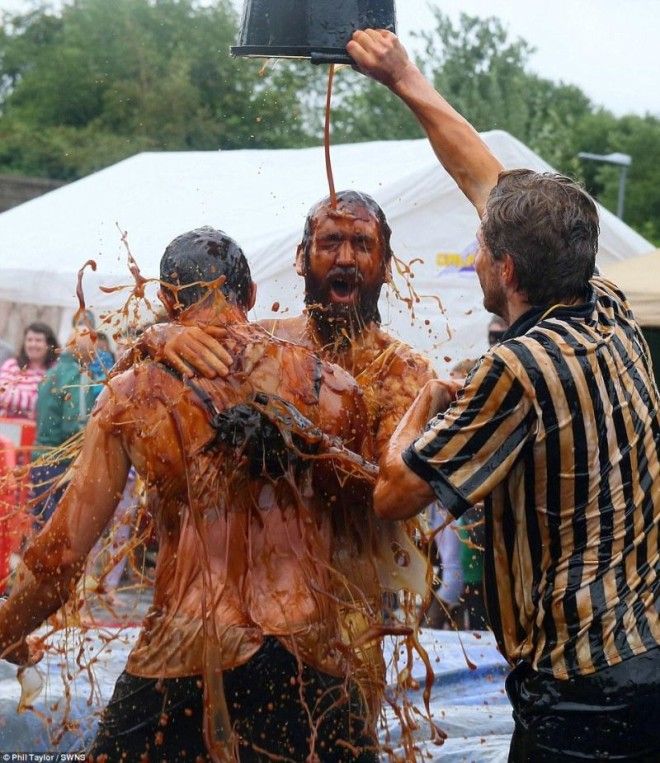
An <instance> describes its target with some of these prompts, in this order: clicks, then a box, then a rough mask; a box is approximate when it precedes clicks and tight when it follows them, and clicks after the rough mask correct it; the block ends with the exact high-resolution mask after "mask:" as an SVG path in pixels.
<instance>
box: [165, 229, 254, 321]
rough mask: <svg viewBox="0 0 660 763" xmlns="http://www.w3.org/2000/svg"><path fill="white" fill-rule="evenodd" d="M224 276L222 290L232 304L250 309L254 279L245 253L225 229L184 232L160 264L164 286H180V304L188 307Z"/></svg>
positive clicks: (173, 243) (205, 294)
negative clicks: (210, 285) (210, 284)
mask: <svg viewBox="0 0 660 763" xmlns="http://www.w3.org/2000/svg"><path fill="white" fill-rule="evenodd" d="M221 276H224V277H225V281H224V283H223V284H222V286H221V287H220V290H221V291H222V293H223V294H224V295H225V297H226V298H227V300H228V301H229V302H231V303H232V304H236V305H238V306H239V307H242V308H244V309H247V308H248V307H249V301H250V292H251V287H252V276H251V274H250V267H249V265H248V263H247V259H246V258H245V255H244V254H243V250H242V249H241V248H240V246H239V245H238V244H237V243H236V242H235V241H234V239H233V238H231V237H230V236H228V235H227V234H226V233H224V232H223V231H221V230H216V229H215V228H211V227H209V226H204V227H203V228H196V229H195V230H191V231H188V232H187V233H183V234H181V235H180V236H177V237H176V238H175V239H174V241H172V242H171V243H170V244H169V246H168V247H167V249H166V250H165V253H164V254H163V256H162V258H161V261H160V280H161V283H162V284H163V286H165V287H166V286H167V284H171V285H172V286H174V287H176V288H175V289H173V290H172V291H173V292H174V293H175V297H176V299H177V302H178V303H179V304H180V305H181V307H183V308H186V307H190V305H194V304H195V303H196V302H199V301H200V300H201V299H203V298H204V297H206V296H207V295H208V294H209V293H210V290H211V288H212V287H209V283H210V282H213V281H217V279H218V278H220V277H221Z"/></svg>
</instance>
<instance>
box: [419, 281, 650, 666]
mask: <svg viewBox="0 0 660 763" xmlns="http://www.w3.org/2000/svg"><path fill="white" fill-rule="evenodd" d="M591 286H592V290H591V295H590V298H589V299H588V300H587V302H586V303H585V304H583V305H579V306H573V307H564V306H558V307H556V308H554V309H552V310H550V311H547V312H546V313H545V314H543V313H542V311H530V312H529V313H527V314H526V315H525V316H523V317H522V318H521V319H520V320H519V321H517V322H516V324H514V326H512V327H511V329H510V330H509V332H508V334H507V335H506V337H505V340H504V341H503V342H502V344H500V345H498V346H496V347H494V348H492V349H491V350H490V351H489V352H488V353H487V354H486V355H485V356H484V358H483V359H482V361H481V363H480V365H479V366H478V367H477V368H476V369H475V370H474V371H473V373H472V374H471V376H470V377H469V378H468V380H467V382H466V385H465V387H464V389H463V390H462V392H461V393H460V394H459V397H458V400H457V401H456V402H455V403H454V405H452V406H451V407H450V408H449V409H448V411H446V412H445V413H444V414H441V415H439V416H437V417H436V418H435V419H433V420H432V421H431V422H429V425H428V428H427V431H426V432H425V433H424V434H423V435H422V436H421V437H420V438H419V439H418V440H417V441H416V442H415V443H413V445H411V446H410V448H409V449H408V450H407V451H406V452H405V453H404V460H405V462H406V463H407V464H408V466H409V467H410V468H411V469H412V470H413V471H414V472H415V473H416V474H418V475H419V476H421V477H422V478H424V479H425V480H427V481H428V482H429V483H430V484H431V486H432V487H433V489H434V490H435V492H436V494H437V496H438V498H439V499H440V501H441V502H442V503H443V504H444V505H445V506H446V507H447V508H448V509H449V510H450V511H451V512H452V514H454V515H455V516H457V517H458V516H460V515H461V514H462V513H463V512H464V511H465V510H466V509H467V508H468V507H470V506H471V505H473V504H475V503H478V502H479V501H481V500H485V502H486V512H485V513H486V551H485V554H486V557H485V584H486V595H487V604H488V610H489V616H490V621H491V626H492V628H493V631H494V632H495V635H496V636H497V638H498V641H499V644H500V648H501V649H502V651H503V653H504V655H505V656H506V657H507V659H508V660H509V661H510V662H512V663H516V662H518V661H519V660H525V661H527V662H528V663H530V664H531V666H532V667H533V668H535V669H536V670H539V671H541V672H545V673H550V674H552V675H554V676H555V677H556V678H559V679H565V678H569V677H572V676H576V675H587V674H589V673H593V672H595V671H598V670H601V669H603V668H605V667H607V666H608V665H614V664H616V663H618V662H621V661H623V660H625V659H627V658H628V657H631V656H632V655H635V654H640V653H642V652H645V651H647V650H649V649H652V648H654V647H656V646H657V645H658V643H660V625H659V623H658V614H657V612H656V608H655V600H656V599H657V595H658V587H659V586H658V516H659V514H660V455H659V451H660V399H659V395H658V389H657V387H656V385H655V382H654V381H653V373H652V370H651V365H650V359H649V354H648V350H647V347H646V344H645V342H644V339H643V337H642V334H641V332H640V330H639V328H638V326H637V324H636V322H635V320H634V317H633V315H632V313H631V311H630V308H629V307H628V305H627V303H626V301H625V297H624V296H623V295H622V294H621V293H620V292H619V291H618V290H617V289H616V287H614V286H613V285H612V284H610V283H608V282H607V281H604V280H602V279H600V278H594V279H593V280H592V283H591Z"/></svg>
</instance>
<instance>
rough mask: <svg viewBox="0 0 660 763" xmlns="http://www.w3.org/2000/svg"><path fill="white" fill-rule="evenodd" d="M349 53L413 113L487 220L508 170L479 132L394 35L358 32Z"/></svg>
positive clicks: (454, 175) (455, 177)
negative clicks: (486, 213)
mask: <svg viewBox="0 0 660 763" xmlns="http://www.w3.org/2000/svg"><path fill="white" fill-rule="evenodd" d="M346 50H347V51H348V53H349V55H350V56H351V57H352V58H353V60H354V61H355V63H356V64H357V67H358V69H359V70H360V71H361V72H362V73H363V74H366V75H368V76H369V77H372V78H373V79H375V80H377V81H378V82H382V83H383V84H384V85H386V86H387V87H388V88H389V89H390V90H391V91H392V92H393V93H394V94H395V95H397V96H399V98H401V100H402V101H403V102H404V103H405V104H406V105H407V106H408V107H409V108H410V110H411V111H412V112H413V114H414V115H415V116H416V117H417V119H418V120H419V122H420V124H421V125H422V127H423V128H424V130H425V131H426V134H427V135H428V138H429V141H430V143H431V146H432V147H433V150H434V151H435V153H436V156H437V157H438V159H439V160H440V162H441V164H442V166H443V167H444V168H445V169H446V170H447V172H448V173H449V174H450V175H451V176H452V177H453V178H454V180H455V181H456V183H457V185H458V187H459V188H460V189H461V191H463V193H464V194H465V195H466V196H467V198H468V199H469V200H470V201H471V202H472V204H473V205H474V206H475V208H476V210H477V213H478V214H479V217H482V216H483V214H484V210H485V207H486V201H487V199H488V195H489V194H490V191H491V189H492V188H493V187H494V186H495V184H496V183H497V177H498V175H499V173H500V172H501V171H502V170H503V167H502V165H501V164H500V163H499V161H498V160H497V159H496V158H495V157H494V156H493V154H492V153H491V152H490V150H489V148H488V146H486V144H485V143H484V142H483V141H482V140H481V138H480V137H479V133H477V131H476V130H475V129H474V127H472V125H471V124H470V123H469V122H468V121H467V120H465V119H464V118H463V117H462V116H461V115H460V114H459V113H458V112H457V111H456V110H455V109H454V108H452V107H451V106H450V105H449V104H448V103H447V101H445V99H444V98H443V97H442V96H441V95H440V94H439V93H438V92H437V91H436V90H435V89H434V88H433V85H431V83H430V82H429V81H428V80H427V79H426V77H424V75H423V74H422V72H421V71H420V70H419V69H418V68H417V66H416V65H415V64H414V63H413V62H412V61H411V60H410V58H409V57H408V54H407V53H406V50H405V48H404V47H403V45H401V43H400V42H399V40H398V39H397V37H396V36H395V35H393V34H392V33H391V32H388V31H385V30H382V29H367V30H366V31H357V32H355V33H354V34H353V39H352V40H351V41H350V42H349V43H348V45H347V46H346Z"/></svg>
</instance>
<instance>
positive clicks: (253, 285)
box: [247, 281, 257, 311]
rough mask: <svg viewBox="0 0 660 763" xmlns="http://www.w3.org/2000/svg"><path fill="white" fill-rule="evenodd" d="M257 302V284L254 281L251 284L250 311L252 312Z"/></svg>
mask: <svg viewBox="0 0 660 763" xmlns="http://www.w3.org/2000/svg"><path fill="white" fill-rule="evenodd" d="M256 301H257V284H256V283H255V282H254V281H252V283H251V284H250V296H249V297H248V306H247V309H248V311H250V310H252V308H253V307H254V304H255V302H256Z"/></svg>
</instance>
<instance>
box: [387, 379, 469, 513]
mask: <svg viewBox="0 0 660 763" xmlns="http://www.w3.org/2000/svg"><path fill="white" fill-rule="evenodd" d="M458 388H459V385H457V384H455V383H454V382H446V381H440V380H438V379H432V380H431V381H429V382H427V383H426V384H425V385H424V387H423V388H422V390H421V392H420V393H419V395H418V396H417V398H416V399H415V402H414V403H413V404H412V405H411V407H410V408H409V409H408V411H407V412H406V414H405V416H404V417H403V418H402V419H401V422H400V423H399V426H398V427H397V428H396V429H395V430H394V434H393V435H392V437H391V439H390V441H389V444H388V445H387V447H386V448H385V451H384V452H383V455H382V456H381V459H380V473H379V475H378V478H377V479H376V487H375V489H374V511H375V512H376V514H377V515H378V516H379V517H382V518H383V519H407V518H409V517H412V516H414V515H415V514H418V513H419V512H420V511H422V509H424V508H426V506H428V505H429V504H430V503H431V502H432V501H433V500H435V494H434V492H433V490H432V488H431V487H430V486H429V484H428V482H426V481H425V480H423V479H422V478H421V477H418V476H417V475H416V474H415V473H414V472H413V471H412V469H410V468H409V467H408V466H407V465H406V463H405V461H404V460H403V458H402V457H401V454H402V453H403V452H404V451H405V450H406V448H407V447H408V446H409V445H410V443H411V442H413V441H414V440H416V439H417V438H418V437H419V436H420V435H421V434H422V432H423V431H424V428H425V427H426V424H427V422H428V421H429V420H430V419H431V418H433V416H435V415H436V414H437V413H438V412H439V411H442V410H445V409H446V408H447V407H448V406H449V404H450V403H451V401H452V400H453V398H454V397H455V395H456V392H457V390H458Z"/></svg>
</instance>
